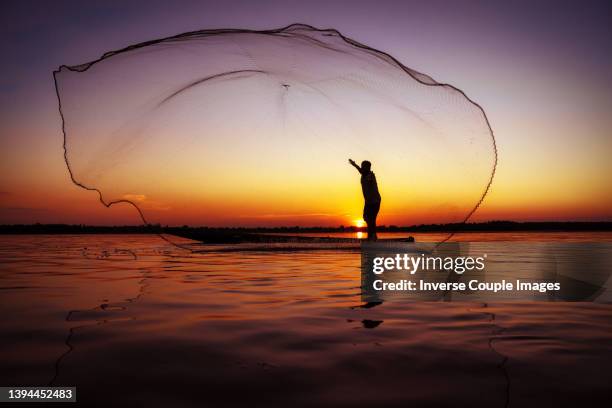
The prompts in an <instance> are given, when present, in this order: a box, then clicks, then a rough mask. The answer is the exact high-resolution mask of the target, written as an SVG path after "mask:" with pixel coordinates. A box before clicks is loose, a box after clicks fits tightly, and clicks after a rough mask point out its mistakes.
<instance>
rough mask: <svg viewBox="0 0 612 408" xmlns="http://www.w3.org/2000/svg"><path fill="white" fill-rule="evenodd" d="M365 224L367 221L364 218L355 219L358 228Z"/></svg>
mask: <svg viewBox="0 0 612 408" xmlns="http://www.w3.org/2000/svg"><path fill="white" fill-rule="evenodd" d="M364 225H365V221H364V220H362V219H358V220H355V226H356V227H357V228H361V227H363V226H364Z"/></svg>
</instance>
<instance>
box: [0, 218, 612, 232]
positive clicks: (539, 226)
mask: <svg viewBox="0 0 612 408" xmlns="http://www.w3.org/2000/svg"><path fill="white" fill-rule="evenodd" d="M359 231H365V228H358V227H354V226H348V227H345V226H340V227H298V226H289V227H189V226H182V227H171V226H161V225H158V224H155V225H140V226H132V225H121V226H95V225H69V224H13V225H0V234H175V235H182V234H181V233H185V232H189V233H202V234H205V235H207V234H216V233H221V234H223V233H272V234H273V233H279V234H283V233H313V232H314V233H332V232H333V233H338V232H348V233H352V232H359ZM378 231H379V232H479V233H483V232H514V231H516V232H529V231H534V232H572V231H589V232H594V231H612V222H610V221H602V222H578V221H577V222H514V221H489V222H482V223H466V224H421V225H412V226H395V225H390V226H387V225H382V226H379V227H378Z"/></svg>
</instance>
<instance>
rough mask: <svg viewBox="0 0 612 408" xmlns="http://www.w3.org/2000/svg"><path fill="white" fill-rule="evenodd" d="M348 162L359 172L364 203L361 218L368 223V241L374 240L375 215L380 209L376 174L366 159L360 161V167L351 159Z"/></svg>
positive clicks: (375, 237)
mask: <svg viewBox="0 0 612 408" xmlns="http://www.w3.org/2000/svg"><path fill="white" fill-rule="evenodd" d="M349 163H350V164H351V165H353V166H354V167H355V168H356V169H357V171H358V172H359V174H361V191H362V192H363V199H364V200H365V205H364V206H363V220H364V221H365V222H366V224H367V225H368V241H376V240H377V239H378V237H377V236H376V216H377V215H378V211H379V210H380V201H381V199H380V193H379V192H378V184H376V176H375V175H374V172H373V171H372V169H371V167H372V163H370V162H369V161H367V160H364V161H362V162H361V167H359V166H358V165H357V163H355V162H354V161H353V160H352V159H349Z"/></svg>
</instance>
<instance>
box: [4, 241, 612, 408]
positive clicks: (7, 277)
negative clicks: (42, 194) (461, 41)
mask: <svg viewBox="0 0 612 408" xmlns="http://www.w3.org/2000/svg"><path fill="white" fill-rule="evenodd" d="M472 237H474V235H472ZM486 237H488V239H492V240H500V239H502V240H504V239H505V240H508V239H512V237H513V234H510V235H506V236H504V235H503V234H486V235H485V234H483V235H482V236H479V238H478V239H479V240H483V239H484V238H486ZM434 238H435V237H434ZM422 239H425V236H419V237H417V240H422ZM458 239H462V238H461V237H459V238H458ZM520 239H521V240H526V237H525V236H522V237H521V238H520ZM546 240H556V241H577V242H583V241H599V242H607V241H609V240H610V234H576V233H574V234H561V235H559V234H557V235H546V234H539V235H538V234H531V235H529V239H528V241H530V242H532V241H533V245H536V246H537V244H542V242H541V241H546ZM533 245H532V246H533ZM215 248H216V247H215V246H208V247H206V248H205V249H207V250H208V251H206V252H201V253H189V252H186V251H183V250H181V249H178V248H176V247H172V246H170V245H168V244H167V243H166V242H164V241H162V240H161V239H159V238H158V237H156V236H154V235H79V236H64V235H62V236H0V266H1V268H0V294H1V298H0V307H1V309H0V312H1V313H2V324H1V325H0V362H1V370H0V373H1V374H0V376H1V377H2V378H1V379H0V384H1V385H6V386H8V385H22V386H26V385H31V386H34V385H48V384H52V385H66V386H76V387H77V398H78V400H79V401H80V402H82V403H86V404H87V405H89V406H109V404H113V405H125V404H132V405H138V406H244V405H245V403H248V404H249V405H257V406H259V405H269V406H288V405H290V406H292V407H293V406H298V407H299V406H330V405H333V406H369V407H371V406H401V407H406V406H408V405H409V404H414V405H416V406H445V405H446V406H448V405H453V406H485V407H493V406H499V407H504V406H513V407H524V406H553V405H556V406H566V405H577V404H580V405H584V404H585V403H586V401H589V400H592V399H595V398H601V399H602V400H603V398H607V397H608V396H609V393H610V391H611V387H610V384H611V383H612V377H611V375H610V367H611V366H612V351H611V345H612V319H611V318H612V306H611V305H610V304H609V303H603V304H601V303H565V302H554V303H545V302H518V303H500V304H493V303H486V304H485V303H472V302H470V303H468V302H450V303H442V302H407V301H401V300H400V301H397V302H386V303H383V304H382V305H379V306H377V307H372V308H364V307H360V306H363V303H362V302H361V298H360V254H359V252H358V251H351V250H334V249H330V250H317V251H273V252H271V251H264V250H262V251H233V252H223V251H214V249H215ZM507 248H508V249H507V253H506V254H505V255H506V256H507V257H508V259H516V258H517V257H518V256H520V255H521V254H518V253H513V252H512V251H515V252H516V251H517V250H516V247H515V246H512V245H508V246H507ZM534 262H538V258H537V257H530V259H529V263H530V264H533V263H534ZM119 402H121V404H119Z"/></svg>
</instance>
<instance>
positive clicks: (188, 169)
mask: <svg viewBox="0 0 612 408" xmlns="http://www.w3.org/2000/svg"><path fill="white" fill-rule="evenodd" d="M54 77H55V84H56V90H57V93H58V99H59V102H60V113H61V115H62V120H63V132H64V147H65V159H66V164H67V166H68V169H69V171H70V175H71V178H72V180H73V182H75V183H76V184H78V185H79V186H81V187H83V188H86V189H89V190H95V191H97V192H98V193H99V194H100V200H101V201H102V202H103V203H104V204H105V205H112V204H113V203H117V202H129V203H132V204H134V205H135V206H136V207H137V208H138V209H139V211H140V213H141V215H142V216H143V217H144V218H145V219H146V221H145V222H149V223H162V224H170V225H181V224H191V225H211V226H215V225H244V226H249V225H262V226H274V225H296V224H299V225H338V224H345V225H346V224H347V223H351V221H352V220H354V219H358V218H360V217H361V211H362V205H363V201H362V197H361V191H360V185H359V180H358V174H357V173H356V171H355V169H353V168H352V167H350V166H349V165H348V163H347V159H348V158H353V159H354V160H356V161H357V162H358V163H359V162H361V161H362V160H369V161H371V162H372V170H373V171H374V173H375V174H376V178H377V180H378V185H379V189H380V191H381V195H382V206H381V213H380V216H379V224H381V223H385V224H397V225H411V224H418V223H430V222H435V223H442V222H463V221H465V220H467V219H468V218H469V217H470V216H471V214H472V213H473V212H474V211H475V210H476V208H477V207H478V206H479V205H480V203H481V202H482V200H483V199H484V197H485V195H486V194H487V191H488V189H489V187H490V184H491V181H492V179H493V175H494V171H495V166H496V162H497V152H496V148H495V141H494V138H493V133H492V130H491V127H490V125H489V123H488V120H487V117H486V115H485V112H484V111H483V109H482V108H481V107H480V106H479V105H478V104H476V103H475V102H473V101H471V100H470V99H469V98H468V97H467V96H466V95H465V94H464V93H463V91H461V90H460V89H457V88H456V87H454V86H451V85H448V84H441V83H438V82H436V81H435V80H433V79H432V78H430V77H429V76H427V75H425V74H422V73H420V72H417V71H414V70H412V69H410V68H408V67H406V66H405V65H403V64H402V63H400V62H399V61H397V60H396V59H395V58H393V57H392V56H390V55H388V54H386V53H384V52H381V51H378V50H376V49H373V48H370V47H368V46H366V45H363V44H360V43H358V42H356V41H354V40H352V39H350V38H347V37H344V36H343V35H342V34H340V33H339V32H338V31H336V30H321V29H316V28H314V27H311V26H306V25H301V24H294V25H291V26H288V27H285V28H282V29H278V30H268V31H252V30H233V29H231V30H202V31H196V32H190V33H185V34H180V35H177V36H174V37H169V38H165V39H160V40H154V41H149V42H145V43H141V44H137V45H133V46H130V47H127V48H125V49H122V50H119V51H113V52H109V53H106V54H105V55H103V56H102V57H101V58H99V59H98V60H96V61H93V62H89V63H86V64H82V65H77V66H65V65H64V66H61V67H60V69H59V70H57V71H55V73H54Z"/></svg>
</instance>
